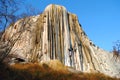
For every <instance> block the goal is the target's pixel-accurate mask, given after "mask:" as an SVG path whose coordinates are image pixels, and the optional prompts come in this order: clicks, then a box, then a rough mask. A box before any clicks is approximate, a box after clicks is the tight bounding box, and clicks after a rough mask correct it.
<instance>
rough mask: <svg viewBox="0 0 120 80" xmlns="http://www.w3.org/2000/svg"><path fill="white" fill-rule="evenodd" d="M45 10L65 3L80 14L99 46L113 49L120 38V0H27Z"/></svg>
mask: <svg viewBox="0 0 120 80" xmlns="http://www.w3.org/2000/svg"><path fill="white" fill-rule="evenodd" d="M25 3H26V4H31V5H32V6H34V7H36V8H38V9H39V10H40V11H44V9H45V7H46V6H47V5H49V4H58V5H63V6H65V7H66V9H67V10H68V11H69V12H71V13H74V14H76V15H77V16H78V19H79V22H80V23H81V25H82V28H83V30H84V31H85V32H86V34H87V35H88V37H89V38H90V39H91V40H92V41H93V42H94V43H95V44H96V45H98V46H99V47H101V48H103V49H105V50H108V51H111V50H112V46H113V45H114V42H115V41H117V40H120V36H119V34H120V31H119V30H120V0H26V1H25Z"/></svg>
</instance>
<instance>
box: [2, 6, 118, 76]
mask: <svg viewBox="0 0 120 80" xmlns="http://www.w3.org/2000/svg"><path fill="white" fill-rule="evenodd" d="M2 41H4V42H6V41H7V42H9V44H14V45H13V46H12V49H11V51H10V53H9V55H8V56H10V55H12V58H21V59H23V60H25V61H26V62H44V61H49V60H54V59H58V60H60V61H61V62H62V63H63V64H65V65H66V66H70V67H73V68H74V69H75V70H79V71H83V72H102V73H105V74H107V75H110V76H115V77H120V63H119V62H120V61H116V62H115V61H114V60H113V58H112V54H110V53H109V52H107V51H104V50H102V49H101V48H99V47H97V46H96V45H95V44H94V43H93V42H92V41H91V40H90V39H89V38H88V37H87V35H86V33H85V32H84V31H83V30H82V26H81V24H79V22H78V18H77V16H76V15H75V14H72V13H70V12H68V11H67V10H66V9H65V7H63V6H59V5H52V4H51V5H48V6H47V7H46V9H45V11H44V12H43V13H42V14H40V15H38V16H31V17H27V18H24V19H20V20H18V21H17V22H16V23H14V24H11V25H10V26H9V27H8V28H7V29H6V30H5V33H4V34H3V36H2ZM7 59H8V58H7ZM9 60H10V59H9Z"/></svg>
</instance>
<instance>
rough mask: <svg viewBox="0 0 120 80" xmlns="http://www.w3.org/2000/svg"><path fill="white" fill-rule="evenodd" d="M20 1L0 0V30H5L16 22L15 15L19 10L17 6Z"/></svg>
mask: <svg viewBox="0 0 120 80" xmlns="http://www.w3.org/2000/svg"><path fill="white" fill-rule="evenodd" d="M20 3H21V1H18V0H0V28H1V30H3V31H4V30H5V28H6V27H7V26H8V25H9V24H10V23H11V22H15V21H16V20H17V16H16V15H15V13H16V12H17V11H18V10H19V7H18V5H19V4H20Z"/></svg>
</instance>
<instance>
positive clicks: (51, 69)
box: [0, 61, 119, 80]
mask: <svg viewBox="0 0 120 80" xmlns="http://www.w3.org/2000/svg"><path fill="white" fill-rule="evenodd" d="M57 68H58V69H57ZM0 80H119V79H116V78H111V77H109V76H106V75H104V74H100V73H96V74H95V73H79V74H75V73H71V72H69V71H68V70H67V68H66V67H65V66H64V65H63V64H61V63H60V62H59V61H50V62H48V63H42V64H38V63H29V64H15V65H13V66H11V67H8V66H6V65H4V64H1V65H0Z"/></svg>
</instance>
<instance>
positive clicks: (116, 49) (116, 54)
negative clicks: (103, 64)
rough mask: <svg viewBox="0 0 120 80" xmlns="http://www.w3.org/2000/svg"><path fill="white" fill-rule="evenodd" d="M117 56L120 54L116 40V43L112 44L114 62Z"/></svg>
mask: <svg viewBox="0 0 120 80" xmlns="http://www.w3.org/2000/svg"><path fill="white" fill-rule="evenodd" d="M119 54H120V41H119V40H117V41H116V42H114V46H113V58H114V59H115V61H116V60H117V58H118V56H119Z"/></svg>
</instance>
